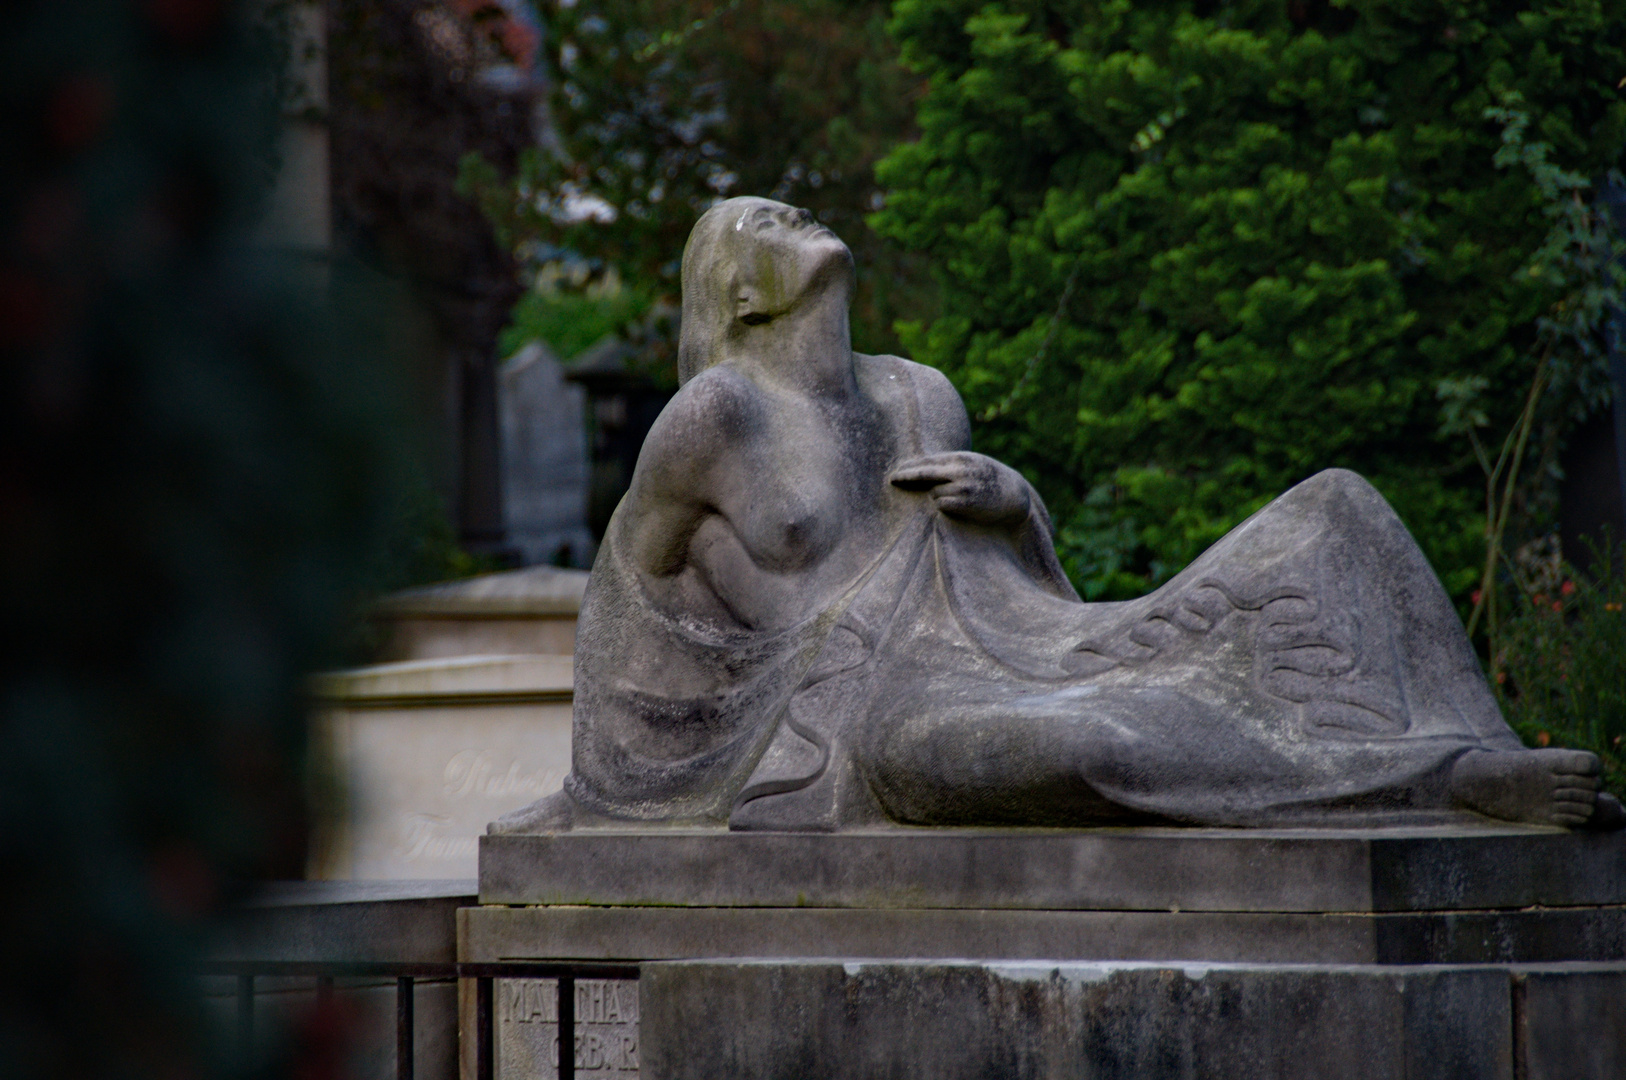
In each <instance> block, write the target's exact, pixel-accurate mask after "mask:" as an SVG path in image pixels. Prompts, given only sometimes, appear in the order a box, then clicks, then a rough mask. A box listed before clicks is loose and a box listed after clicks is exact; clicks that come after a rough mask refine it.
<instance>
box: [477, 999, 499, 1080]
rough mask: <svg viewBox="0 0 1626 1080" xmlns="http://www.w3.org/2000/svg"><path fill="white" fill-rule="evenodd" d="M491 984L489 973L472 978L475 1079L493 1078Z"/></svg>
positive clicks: (494, 1072)
mask: <svg viewBox="0 0 1626 1080" xmlns="http://www.w3.org/2000/svg"><path fill="white" fill-rule="evenodd" d="M491 984H492V979H491V976H489V975H484V976H481V977H480V978H477V979H475V980H474V1075H475V1080H495V1077H496V1075H497V1069H496V1057H497V1055H496V1047H495V1046H494V1045H493V1043H494V1042H495V1040H494V1038H493V1035H494V1032H493V1031H492V1023H491V1022H492V1015H491Z"/></svg>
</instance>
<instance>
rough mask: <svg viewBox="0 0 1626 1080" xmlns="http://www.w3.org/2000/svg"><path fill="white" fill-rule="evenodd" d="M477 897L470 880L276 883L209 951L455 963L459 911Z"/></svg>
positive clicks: (223, 928) (229, 956) (236, 955)
mask: <svg viewBox="0 0 1626 1080" xmlns="http://www.w3.org/2000/svg"><path fill="white" fill-rule="evenodd" d="M474 902H475V890H474V882H473V881H472V880H449V881H289V882H277V883H275V884H272V885H267V886H264V887H262V888H261V890H260V891H259V892H258V893H256V894H255V895H254V896H252V897H251V898H250V899H249V901H248V902H247V903H245V904H244V905H242V906H241V907H239V908H238V909H237V910H235V911H233V912H231V913H230V914H229V915H228V916H227V917H225V918H224V919H223V920H222V921H221V923H220V925H219V926H218V927H217V928H216V931H215V934H214V938H213V942H212V945H213V947H212V949H211V956H212V957H213V958H214V959H217V960H333V961H356V960H380V961H384V960H387V961H394V962H401V963H437V964H438V963H450V962H452V961H454V960H456V959H457V947H456V942H457V937H456V920H457V911H458V909H459V908H460V907H463V906H466V905H469V904H472V903H474Z"/></svg>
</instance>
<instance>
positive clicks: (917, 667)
mask: <svg viewBox="0 0 1626 1080" xmlns="http://www.w3.org/2000/svg"><path fill="white" fill-rule="evenodd" d="M852 286H853V261H852V255H851V253H850V252H849V251H848V250H847V248H846V246H845V245H844V244H843V243H842V242H841V241H840V240H838V239H837V238H836V237H835V235H834V234H833V233H831V232H830V231H829V230H828V229H825V228H823V227H821V226H819V225H818V224H817V223H816V222H815V221H814V220H813V218H812V216H811V215H810V214H808V213H807V211H805V210H798V209H795V208H792V207H789V206H785V205H783V204H781V203H776V202H770V201H768V200H765V199H754V198H741V199H731V200H729V201H727V202H724V203H722V204H721V205H719V206H717V207H715V208H713V209H712V210H710V211H708V212H707V213H706V214H705V215H704V216H703V217H702V218H701V219H700V221H699V223H698V224H696V226H695V228H694V232H693V234H692V235H691V236H690V239H689V243H688V246H687V247H686V249H685V251H684V254H683V322H682V340H681V345H680V357H679V373H680V378H681V380H682V388H681V389H680V390H679V391H678V393H677V395H676V396H675V397H674V398H673V399H672V401H671V403H670V404H669V405H668V406H667V408H666V410H665V412H663V413H662V414H661V417H660V419H659V420H658V421H657V422H656V424H655V426H654V429H653V430H652V431H651V432H650V434H649V438H648V440H647V441H646V442H645V444H644V448H643V452H642V454H641V456H640V457H639V461H638V466H637V469H636V471H635V474H634V476H633V480H632V487H631V490H630V491H629V492H628V494H627V496H626V498H625V499H624V500H623V501H622V503H621V506H620V508H619V509H618V510H617V511H616V513H615V516H614V519H613V520H612V521H611V523H610V526H609V529H608V531H607V532H606V534H605V538H604V544H603V547H602V549H601V551H600V553H599V556H598V560H597V562H596V564H595V565H594V567H593V575H592V579H591V581H590V583H589V585H588V590H587V596H586V599H585V601H584V602H583V605H582V611H581V618H580V623H579V626H578V637H577V645H576V650H577V651H576V684H575V685H576V699H575V730H574V748H573V758H574V762H573V769H572V772H571V774H570V776H569V778H568V780H567V781H566V784H565V789H564V790H563V791H562V792H560V793H558V794H556V795H553V796H550V797H549V798H547V799H544V800H542V801H541V802H539V803H536V804H534V805H532V806H530V807H527V808H525V809H523V810H520V811H518V812H516V813H514V814H511V815H509V816H508V817H506V818H504V819H502V820H500V821H498V822H496V823H494V824H493V825H492V831H493V832H498V833H516V832H518V833H524V832H552V831H558V830H563V829H570V828H582V827H593V826H612V827H613V826H620V827H626V826H631V825H639V826H642V825H650V824H656V823H663V824H670V825H685V826H705V825H712V826H722V825H724V824H726V825H727V826H728V827H730V828H734V829H776V830H819V831H832V830H840V829H848V828H856V827H864V826H881V825H886V824H888V823H903V824H909V825H1031V826H1038V825H1044V826H1083V825H1098V824H1130V823H1146V824H1193V825H1211V826H1267V825H1269V826H1287V825H1341V824H1350V825H1372V824H1395V823H1425V822H1443V821H1450V820H1457V819H1467V818H1468V817H1470V816H1471V815H1472V814H1474V813H1477V814H1480V815H1487V816H1489V817H1493V818H1500V819H1504V820H1508V821H1515V822H1527V823H1537V824H1548V825H1561V826H1570V827H1579V826H1583V825H1591V826H1594V827H1618V826H1619V824H1620V823H1621V822H1622V820H1623V815H1622V812H1621V807H1620V804H1619V803H1618V802H1616V801H1615V800H1614V799H1612V798H1610V797H1609V796H1607V795H1604V794H1599V792H1598V786H1599V779H1598V775H1599V763H1598V760H1597V758H1596V757H1594V756H1593V755H1591V754H1588V753H1584V752H1580V751H1574V750H1561V749H1546V750H1527V749H1525V748H1524V747H1523V746H1522V745H1521V744H1520V742H1519V740H1518V739H1517V737H1516V736H1515V735H1514V734H1513V732H1512V731H1511V730H1510V729H1509V728H1508V726H1507V724H1506V723H1505V722H1504V721H1503V719H1502V716H1501V714H1500V712H1499V711H1498V709H1497V705H1496V701H1495V699H1494V697H1493V696H1492V695H1491V693H1490V690H1489V688H1488V686H1487V685H1486V683H1485V680H1484V677H1483V675H1482V674H1481V672H1480V669H1479V666H1478V664H1477V662H1476V660H1475V657H1474V654H1473V651H1472V649H1471V647H1470V646H1469V643H1468V640H1467V637H1466V636H1465V634H1464V633H1463V629H1462V624H1461V621H1460V620H1459V619H1458V617H1457V615H1456V612H1455V610H1454V609H1453V608H1452V606H1451V604H1450V602H1449V600H1448V599H1447V597H1446V594H1445V592H1444V590H1443V589H1442V588H1441V586H1440V584H1439V581H1438V579H1437V578H1436V577H1435V575H1434V573H1433V571H1432V569H1431V568H1430V567H1429V565H1428V562H1427V560H1426V559H1425V558H1424V557H1423V554H1422V552H1421V551H1420V550H1419V549H1418V548H1417V545H1416V544H1415V543H1414V542H1413V540H1412V538H1411V536H1410V534H1409V533H1407V531H1406V529H1405V527H1404V526H1403V525H1402V524H1401V523H1400V521H1399V519H1398V518H1397V517H1396V516H1395V514H1394V512H1393V511H1392V510H1391V509H1390V508H1389V506H1388V504H1387V503H1385V502H1384V500H1383V499H1382V497H1381V496H1379V495H1378V493H1377V492H1376V491H1375V490H1374V489H1373V488H1372V487H1371V486H1370V485H1369V484H1367V483H1366V482H1365V481H1364V480H1362V479H1361V478H1360V477H1358V476H1356V475H1355V474H1353V473H1349V472H1344V471H1339V470H1332V471H1328V472H1323V473H1321V474H1319V475H1317V476H1314V477H1311V478H1310V479H1308V480H1306V481H1304V482H1303V483H1301V484H1299V485H1298V486H1297V487H1294V488H1293V489H1292V490H1290V491H1288V492H1287V493H1286V494H1284V495H1283V496H1281V497H1280V498H1279V499H1277V500H1276V501H1274V502H1272V503H1271V504H1270V505H1268V506H1266V507H1265V508H1264V509H1262V510H1260V511H1259V512H1258V513H1256V514H1255V515H1254V516H1253V517H1251V518H1249V519H1248V520H1247V521H1246V522H1244V523H1243V524H1241V525H1239V526H1237V528H1236V529H1234V530H1232V531H1231V533H1229V534H1228V535H1227V536H1225V537H1224V538H1223V539H1222V540H1220V541H1219V542H1218V543H1217V544H1215V545H1214V546H1213V547H1212V548H1211V549H1209V550H1208V551H1207V552H1206V553H1204V554H1203V555H1202V556H1201V557H1200V558H1199V559H1197V560H1196V561H1195V562H1194V563H1192V564H1191V565H1190V566H1189V567H1187V568H1186V569H1185V570H1184V571H1183V572H1182V573H1180V574H1179V575H1178V576H1176V577H1175V578H1174V579H1173V580H1171V581H1170V582H1168V583H1167V584H1166V585H1164V586H1163V587H1162V588H1160V589H1158V590H1157V591H1156V592H1153V593H1151V594H1150V595H1148V596H1145V597H1142V598H1140V599H1138V600H1134V601H1129V602H1123V603H1092V604H1086V603H1083V602H1081V601H1080V600H1079V598H1078V595H1077V594H1076V593H1075V592H1074V591H1073V589H1072V587H1071V586H1070V585H1069V584H1068V582H1067V579H1066V577H1065V576H1064V575H1063V573H1062V570H1061V567H1060V565H1059V563H1058V562H1057V559H1056V554H1055V550H1054V548H1053V546H1052V540H1051V527H1050V521H1049V518H1048V515H1047V514H1046V511H1045V507H1044V504H1043V502H1042V501H1041V500H1040V498H1039V495H1038V493H1037V492H1035V491H1034V490H1033V488H1032V487H1031V486H1029V484H1028V483H1027V482H1026V481H1025V480H1024V479H1023V478H1022V477H1021V476H1020V475H1019V474H1018V473H1016V472H1015V471H1014V470H1012V469H1010V468H1008V467H1007V466H1005V465H1002V464H1000V463H999V462H997V461H994V460H993V459H991V458H988V457H984V456H983V455H980V454H977V453H974V452H972V450H971V449H970V445H971V442H970V427H969V423H968V421H967V418H966V412H965V408H964V406H963V405H962V403H961V401H960V399H959V397H958V395H957V394H956V393H955V391H954V390H953V388H952V387H951V386H950V385H949V383H948V381H947V380H946V379H944V378H943V376H942V375H941V374H939V373H938V372H936V371H935V370H933V369H930V368H926V367H923V366H921V365H918V364H913V363H910V362H909V361H907V360H902V359H899V358H897V357H893V356H863V355H859V354H855V353H854V352H853V351H852V348H851V344H850V338H849V333H848V323H847V309H848V303H849V300H850V297H851V293H852Z"/></svg>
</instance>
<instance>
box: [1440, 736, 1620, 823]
mask: <svg viewBox="0 0 1626 1080" xmlns="http://www.w3.org/2000/svg"><path fill="white" fill-rule="evenodd" d="M1601 768H1602V766H1601V764H1600V762H1599V761H1598V758H1597V755H1595V754H1589V753H1587V752H1586V751H1585V750H1470V751H1469V752H1468V753H1466V754H1464V755H1462V757H1460V758H1458V759H1457V763H1456V766H1455V767H1454V768H1453V769H1452V770H1451V795H1452V798H1453V799H1454V800H1455V802H1456V803H1457V805H1459V806H1465V807H1467V808H1468V809H1470V810H1477V811H1479V812H1480V813H1481V814H1486V815H1489V816H1490V817H1494V818H1501V819H1503V820H1504V821H1521V822H1526V823H1528V824H1531V825H1563V826H1565V827H1566V828H1571V829H1576V828H1580V827H1581V826H1583V825H1586V824H1588V823H1589V822H1590V821H1591V819H1592V818H1593V816H1594V814H1597V813H1598V812H1599V811H1600V809H1601V810H1602V811H1603V812H1604V813H1605V814H1608V813H1609V812H1610V811H1609V809H1608V807H1607V806H1603V807H1600V803H1602V802H1603V801H1604V800H1607V801H1608V803H1612V804H1613V805H1614V807H1615V808H1617V809H1618V808H1619V806H1620V804H1619V803H1618V802H1616V801H1615V800H1614V799H1613V798H1611V797H1610V796H1608V795H1604V796H1601V797H1600V796H1599V795H1598V774H1599V772H1600V771H1601ZM1599 824H1602V822H1601V821H1600V822H1599Z"/></svg>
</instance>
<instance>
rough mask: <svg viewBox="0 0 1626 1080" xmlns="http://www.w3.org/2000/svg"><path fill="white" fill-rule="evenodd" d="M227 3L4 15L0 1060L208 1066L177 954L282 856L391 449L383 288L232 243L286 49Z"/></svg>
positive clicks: (247, 227)
mask: <svg viewBox="0 0 1626 1080" xmlns="http://www.w3.org/2000/svg"><path fill="white" fill-rule="evenodd" d="M276 7H277V5H271V8H272V9H273V10H274V9H275V8H276ZM250 9H253V10H254V11H259V12H263V11H265V10H266V9H265V8H264V7H261V6H260V5H249V4H246V3H242V4H232V3H148V4H130V3H124V2H117V0H33V2H24V3H17V4H11V5H8V6H7V7H6V8H5V13H4V15H3V16H0V72H4V75H3V77H0V163H3V167H0V353H3V360H4V362H3V364H0V592H3V594H4V595H5V597H6V628H7V633H6V638H5V645H4V648H3V649H0V745H3V746H4V753H3V754H0V803H3V806H4V820H5V825H6V827H5V830H4V834H3V836H0V897H3V901H0V968H3V970H5V971H6V972H8V973H9V975H10V977H8V978H7V979H6V980H5V982H4V984H3V985H0V1075H4V1076H7V1077H46V1076H50V1077H123V1078H144V1077H152V1078H159V1077H162V1078H174V1077H183V1076H184V1077H202V1076H208V1075H212V1074H215V1073H216V1072H218V1071H224V1070H225V1069H226V1065H225V1064H224V1063H223V1057H224V1054H225V1053H226V1052H227V1051H228V1050H229V1047H230V1040H229V1038H227V1039H225V1040H216V1039H215V1037H214V1032H213V1031H212V1029H211V1028H210V1026H209V1025H208V1024H207V1023H206V1021H205V1014H204V1010H203V1003H202V1001H201V1000H200V998H199V986H198V980H197V979H196V977H195V972H194V969H193V968H192V963H193V961H194V960H195V959H196V957H197V956H198V955H199V952H200V951H201V950H202V948H203V947H204V944H205V937H206V934H207V932H208V927H209V919H210V917H211V915H212V914H214V913H216V912H218V911H219V910H221V908H222V907H223V906H225V905H226V904H228V903H230V902H231V901H232V899H233V898H234V897H235V896H236V895H238V894H239V893H240V890H241V889H242V887H243V885H244V883H245V882H247V881H249V880H253V879H256V878H274V877H282V878H287V877H298V876H301V875H302V873H303V869H304V860H305V851H304V848H305V843H306V838H307V837H308V835H309V832H310V829H309V826H310V822H309V821H308V820H307V814H306V810H305V805H306V804H305V795H306V790H307V786H306V779H307V778H306V770H307V768H308V760H307V756H306V747H305V731H306V723H305V715H304V712H305V703H304V701H303V698H302V693H301V688H302V680H303V678H304V676H305V674H306V673H307V672H310V671H312V670H316V669H319V668H321V667H323V666H326V665H328V664H330V663H332V662H333V660H334V658H335V656H336V652H335V649H336V643H335V637H336V631H337V630H338V628H339V627H340V626H341V625H342V624H343V622H344V620H345V618H346V617H347V614H348V612H349V611H350V610H351V608H352V607H353V605H354V604H355V602H356V601H357V599H358V597H359V595H360V594H361V593H362V592H363V591H364V590H365V588H366V587H367V584H368V582H369V579H370V576H371V575H372V574H373V573H374V572H375V570H374V567H375V564H376V561H377V553H378V551H379V548H380V546H381V545H382V544H383V543H384V539H385V537H386V535H387V534H388V532H389V530H390V528H391V527H392V522H393V521H394V520H395V518H396V517H397V516H398V513H399V509H398V508H399V506H400V505H401V500H402V499H403V498H404V493H405V491H406V490H407V487H408V478H409V477H410V476H412V475H413V474H414V472H415V471H417V463H416V462H415V461H414V460H412V458H413V455H412V453H411V449H410V448H411V446H412V438H413V433H414V432H415V431H417V430H419V427H418V424H417V422H416V421H417V416H416V412H415V406H414V402H415V401H417V400H420V399H421V395H419V394H416V393H415V392H414V388H413V387H412V385H411V381H410V379H409V377H408V375H407V372H405V371H404V370H403V357H406V356H410V355H411V350H410V347H409V346H410V343H405V342H403V340H402V338H401V332H402V328H404V327H406V326H408V325H410V323H411V320H410V319H405V318H403V317H402V315H403V310H402V306H401V304H400V302H399V297H398V296H396V295H395V294H393V293H391V292H390V291H389V290H385V289H382V288H380V287H379V286H378V285H377V283H376V282H375V281H373V280H371V279H368V278H367V277H365V276H363V275H360V274H358V273H352V272H350V271H348V270H346V269H345V268H344V267H336V268H331V280H330V283H329V284H328V285H327V286H326V287H325V288H324V287H323V286H322V285H321V281H322V280H323V273H324V272H325V271H326V270H327V269H329V268H325V267H312V266H291V265H289V263H288V262H287V261H286V260H284V259H283V258H281V257H279V256H277V255H275V254H273V253H271V252H269V251H267V250H266V249H264V248H258V249H257V248H255V247H254V246H253V245H252V244H250V243H248V242H247V238H248V235H249V234H250V231H251V229H252V228H253V226H254V223H255V222H256V221H257V220H258V219H259V218H260V217H261V215H262V213H263V211H264V206H265V196H266V188H267V184H268V182H269V179H270V177H271V176H272V175H273V173H274V170H275V166H276V146H277V138H278V132H279V127H280V124H281V117H280V115H279V114H280V108H281V104H280V98H279V93H278V87H277V83H278V80H279V73H281V72H282V71H283V70H285V64H286V51H287V49H286V39H284V38H279V36H278V35H277V34H275V33H273V32H272V31H271V29H270V28H268V27H267V26H265V25H264V24H263V23H260V22H256V21H255V20H254V19H252V18H250ZM324 293H325V295H326V299H325V300H324ZM285 1064H286V1066H287V1068H288V1070H289V1071H290V1072H292V1073H294V1074H297V1075H308V1076H318V1075H333V1073H332V1072H331V1070H332V1069H333V1068H334V1067H336V1066H335V1063H334V1062H333V1061H331V1060H327V1059H323V1058H320V1057H319V1056H318V1057H310V1056H307V1057H305V1058H304V1059H303V1060H294V1061H288V1062H285ZM324 1070H327V1071H324ZM239 1075H241V1074H239Z"/></svg>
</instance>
